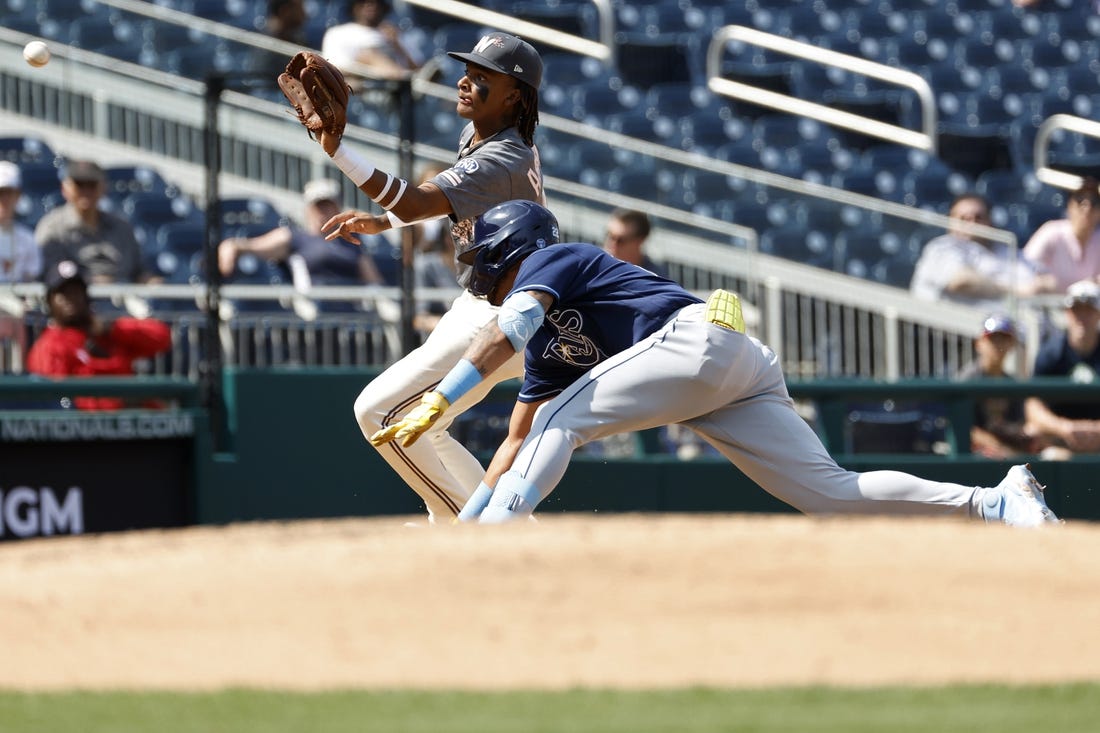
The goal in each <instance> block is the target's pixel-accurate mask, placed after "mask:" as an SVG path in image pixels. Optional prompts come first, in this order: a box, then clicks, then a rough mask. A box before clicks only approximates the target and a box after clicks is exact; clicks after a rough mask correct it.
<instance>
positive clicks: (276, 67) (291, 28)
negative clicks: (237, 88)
mask: <svg viewBox="0 0 1100 733" xmlns="http://www.w3.org/2000/svg"><path fill="white" fill-rule="evenodd" d="M305 28H306V8H305V0H267V21H266V22H265V24H264V32H265V33H266V34H267V35H269V36H271V37H272V38H274V39H276V40H279V41H286V42H287V43H293V44H295V45H298V46H306V45H307V43H306V33H305ZM289 60H290V59H289V56H288V55H287V54H285V53H277V52H275V51H269V50H267V49H264V48H253V49H252V51H251V53H249V55H248V59H247V61H246V68H247V69H248V71H250V72H252V73H254V74H256V76H257V79H256V83H257V84H261V85H262V86H265V87H271V88H272V89H274V88H275V87H276V81H275V80H276V79H277V78H278V76H279V74H281V73H283V71H285V70H286V64H287V61H289Z"/></svg>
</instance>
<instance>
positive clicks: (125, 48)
mask: <svg viewBox="0 0 1100 733" xmlns="http://www.w3.org/2000/svg"><path fill="white" fill-rule="evenodd" d="M95 52H96V53H100V54H103V55H104V56H110V57H111V58H113V59H117V60H119V61H126V62H129V63H131V64H140V65H142V66H148V67H152V66H154V65H155V64H156V60H157V55H156V51H154V50H153V49H151V48H149V47H148V46H146V45H145V42H144V41H143V40H142V39H141V38H137V37H135V38H131V39H130V40H128V41H118V42H115V43H110V44H107V45H105V46H100V47H99V48H97V49H96V50H95ZM281 96H282V95H281V94H280V97H281Z"/></svg>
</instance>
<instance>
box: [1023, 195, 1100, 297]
mask: <svg viewBox="0 0 1100 733" xmlns="http://www.w3.org/2000/svg"><path fill="white" fill-rule="evenodd" d="M1023 251H1024V257H1025V258H1027V260H1028V261H1029V262H1031V263H1032V264H1033V265H1034V266H1035V267H1036V268H1041V269H1043V270H1045V271H1047V272H1049V273H1051V275H1052V276H1053V277H1054V280H1055V288H1054V290H1055V292H1059V293H1064V292H1065V291H1066V289H1067V288H1069V286H1070V285H1072V284H1073V283H1075V282H1078V281H1080V280H1093V281H1100V181H1097V180H1096V179H1095V178H1092V177H1087V178H1085V179H1084V180H1083V181H1082V183H1081V185H1080V186H1078V187H1077V189H1076V190H1075V191H1073V193H1071V194H1070V196H1069V201H1067V202H1066V218H1065V219H1055V220H1053V221H1048V222H1046V223H1045V224H1043V225H1042V226H1040V227H1039V228H1038V229H1037V230H1036V231H1035V234H1033V235H1031V239H1029V240H1028V242H1027V245H1026V246H1025V247H1024V250H1023Z"/></svg>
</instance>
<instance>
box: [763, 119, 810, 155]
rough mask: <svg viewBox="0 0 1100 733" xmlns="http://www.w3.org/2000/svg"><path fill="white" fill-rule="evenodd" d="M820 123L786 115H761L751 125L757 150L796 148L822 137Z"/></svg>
mask: <svg viewBox="0 0 1100 733" xmlns="http://www.w3.org/2000/svg"><path fill="white" fill-rule="evenodd" d="M822 134H823V133H822V126H821V123H819V122H817V121H816V120H812V119H809V118H807V117H795V116H793V115H786V114H771V115H763V116H761V117H759V118H757V119H756V121H754V122H753V125H752V137H753V140H754V142H755V143H756V145H757V149H758V150H761V149H763V148H785V147H797V146H799V145H802V144H803V143H807V142H812V141H814V140H817V139H818V138H820V137H821V136H822Z"/></svg>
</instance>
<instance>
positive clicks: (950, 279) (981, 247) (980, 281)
mask: <svg viewBox="0 0 1100 733" xmlns="http://www.w3.org/2000/svg"><path fill="white" fill-rule="evenodd" d="M948 215H949V216H950V217H951V218H952V219H955V220H957V221H961V222H967V223H970V224H984V225H985V226H989V225H990V217H989V204H988V202H986V200H985V199H984V198H982V197H981V196H979V195H977V194H963V195H962V196H959V197H958V198H956V199H955V201H954V202H952V204H951V209H950V211H949V214H948ZM1055 287H1056V283H1055V280H1054V277H1053V276H1051V275H1050V274H1048V273H1045V272H1043V273H1040V272H1038V271H1037V270H1035V269H1034V268H1033V267H1032V266H1031V265H1030V264H1029V263H1028V262H1027V261H1026V260H1024V259H1023V258H1022V257H1014V256H1013V252H1012V250H1011V248H1009V246H1008V245H1006V244H1005V243H1004V242H993V241H989V240H987V239H985V238H983V237H980V236H977V235H975V234H971V233H970V232H967V231H964V230H963V228H962V227H952V228H951V229H949V230H948V231H947V233H946V234H943V235H940V236H938V237H936V238H935V239H933V240H931V241H930V242H928V244H926V245H925V246H924V250H923V251H922V252H921V256H920V259H919V260H917V266H916V268H915V269H914V271H913V279H912V281H911V282H910V283H909V289H910V291H911V292H912V293H913V295H914V296H916V297H917V298H921V299H922V300H948V301H952V302H956V303H962V304H966V305H973V306H975V307H980V308H983V309H985V310H987V311H994V310H997V309H998V308H999V307H1000V306H1001V305H1002V304H1003V301H1004V299H1005V298H1006V297H1008V296H1009V295H1015V296H1017V297H1027V296H1031V295H1036V294H1038V293H1049V292H1054V290H1055Z"/></svg>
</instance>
